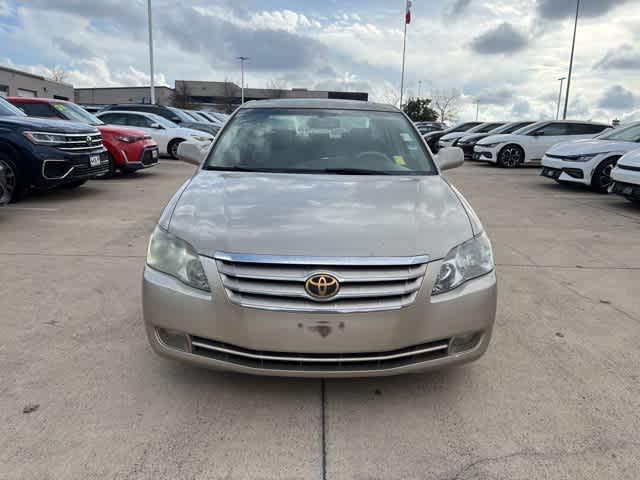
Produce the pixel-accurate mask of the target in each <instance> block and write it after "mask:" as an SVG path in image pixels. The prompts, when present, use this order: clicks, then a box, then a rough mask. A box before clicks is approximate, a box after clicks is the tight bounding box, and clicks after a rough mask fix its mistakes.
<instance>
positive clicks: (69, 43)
mask: <svg viewBox="0 0 640 480" xmlns="http://www.w3.org/2000/svg"><path fill="white" fill-rule="evenodd" d="M52 42H53V44H54V45H55V46H56V47H58V48H59V49H60V50H62V51H63V52H64V53H66V54H67V55H69V57H73V58H90V57H93V56H94V53H93V51H92V50H91V49H90V48H89V47H87V46H85V45H82V44H80V43H78V42H76V41H74V40H71V39H70V38H64V37H54V38H53V39H52Z"/></svg>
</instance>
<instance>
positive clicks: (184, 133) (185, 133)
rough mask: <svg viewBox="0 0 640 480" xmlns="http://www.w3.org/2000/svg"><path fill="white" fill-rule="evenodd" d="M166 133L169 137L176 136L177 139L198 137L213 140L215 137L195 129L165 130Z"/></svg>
mask: <svg viewBox="0 0 640 480" xmlns="http://www.w3.org/2000/svg"><path fill="white" fill-rule="evenodd" d="M182 125H184V123H183V124H182ZM164 132H166V133H167V134H168V135H174V136H176V137H182V138H190V137H191V136H193V135H197V136H198V137H207V138H213V135H211V134H209V133H207V132H203V131H202V130H194V129H193V128H185V127H178V128H167V129H166V130H164Z"/></svg>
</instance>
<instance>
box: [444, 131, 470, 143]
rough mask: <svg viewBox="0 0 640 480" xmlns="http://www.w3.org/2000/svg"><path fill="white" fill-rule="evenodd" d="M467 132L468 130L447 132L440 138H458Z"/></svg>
mask: <svg viewBox="0 0 640 480" xmlns="http://www.w3.org/2000/svg"><path fill="white" fill-rule="evenodd" d="M465 134H466V132H451V133H447V134H446V135H444V136H443V137H441V138H440V140H445V141H447V140H455V139H456V138H460V137H462V136H464V135H465Z"/></svg>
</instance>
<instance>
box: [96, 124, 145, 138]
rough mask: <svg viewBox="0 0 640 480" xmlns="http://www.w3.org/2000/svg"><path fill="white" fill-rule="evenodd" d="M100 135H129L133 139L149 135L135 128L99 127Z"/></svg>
mask: <svg viewBox="0 0 640 480" xmlns="http://www.w3.org/2000/svg"><path fill="white" fill-rule="evenodd" d="M98 130H100V133H106V134H111V135H128V136H132V137H144V136H146V135H147V133H145V132H143V131H142V130H136V129H135V128H130V127H122V126H119V125H98Z"/></svg>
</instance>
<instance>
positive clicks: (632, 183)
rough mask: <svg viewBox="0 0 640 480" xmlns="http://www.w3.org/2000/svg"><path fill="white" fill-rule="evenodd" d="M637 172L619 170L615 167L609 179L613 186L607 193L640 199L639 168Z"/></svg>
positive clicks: (618, 167)
mask: <svg viewBox="0 0 640 480" xmlns="http://www.w3.org/2000/svg"><path fill="white" fill-rule="evenodd" d="M631 168H638V169H637V170H635V169H634V170H631V169H628V168H627V169H625V168H620V165H618V166H616V167H615V168H614V169H613V170H612V171H611V179H612V180H613V184H612V185H611V187H610V189H609V191H610V192H611V193H616V194H618V195H622V196H623V197H627V198H634V199H636V198H640V167H631Z"/></svg>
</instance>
